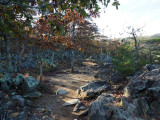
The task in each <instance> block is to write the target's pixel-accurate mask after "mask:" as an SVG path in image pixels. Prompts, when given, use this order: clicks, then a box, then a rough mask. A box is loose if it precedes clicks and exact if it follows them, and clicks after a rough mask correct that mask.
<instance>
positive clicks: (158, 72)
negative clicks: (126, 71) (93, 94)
mask: <svg viewBox="0 0 160 120" xmlns="http://www.w3.org/2000/svg"><path fill="white" fill-rule="evenodd" d="M119 99H120V100H119ZM159 119H160V66H158V65H151V64H149V65H146V66H144V67H143V68H142V69H141V71H139V72H138V74H135V75H134V76H133V77H132V79H130V81H129V83H128V84H127V86H126V87H125V88H124V95H123V97H121V98H116V97H115V96H114V95H113V94H109V93H102V94H101V95H100V96H98V98H97V99H96V100H95V101H94V102H92V103H91V106H90V109H89V114H88V120H159Z"/></svg>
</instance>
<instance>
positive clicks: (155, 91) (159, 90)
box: [146, 85, 160, 100]
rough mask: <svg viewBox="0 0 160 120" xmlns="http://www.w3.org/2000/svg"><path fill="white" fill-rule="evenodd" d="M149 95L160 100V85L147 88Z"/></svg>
mask: <svg viewBox="0 0 160 120" xmlns="http://www.w3.org/2000/svg"><path fill="white" fill-rule="evenodd" d="M146 92H147V96H149V97H150V98H152V99H155V100H159V99H160V86H159V85H158V86H155V87H151V88H148V89H147V91H146Z"/></svg>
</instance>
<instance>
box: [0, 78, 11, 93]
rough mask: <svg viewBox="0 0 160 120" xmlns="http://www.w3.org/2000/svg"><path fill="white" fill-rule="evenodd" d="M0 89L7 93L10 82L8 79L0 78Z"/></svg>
mask: <svg viewBox="0 0 160 120" xmlns="http://www.w3.org/2000/svg"><path fill="white" fill-rule="evenodd" d="M0 83H1V88H2V89H3V90H4V91H9V89H10V86H11V80H10V78H8V77H4V78H0Z"/></svg>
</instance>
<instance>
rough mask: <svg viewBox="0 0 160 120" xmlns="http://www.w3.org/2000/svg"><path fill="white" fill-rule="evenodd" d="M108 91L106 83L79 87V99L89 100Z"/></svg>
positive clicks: (97, 82)
mask: <svg viewBox="0 0 160 120" xmlns="http://www.w3.org/2000/svg"><path fill="white" fill-rule="evenodd" d="M109 89H110V85H108V84H107V82H106V81H96V82H91V83H88V84H87V85H85V86H82V87H80V94H79V95H80V97H81V98H91V97H94V96H96V95H98V94H101V93H102V92H104V91H107V90H109Z"/></svg>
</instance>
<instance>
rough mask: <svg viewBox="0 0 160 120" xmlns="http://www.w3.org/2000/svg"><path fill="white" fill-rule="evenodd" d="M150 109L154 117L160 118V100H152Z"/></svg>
mask: <svg viewBox="0 0 160 120" xmlns="http://www.w3.org/2000/svg"><path fill="white" fill-rule="evenodd" d="M150 109H151V111H152V112H153V113H154V117H155V118H156V119H157V120H159V119H160V101H154V102H152V103H151V105H150Z"/></svg>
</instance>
